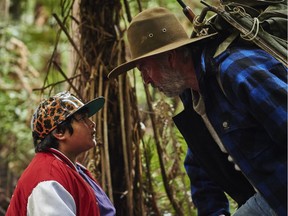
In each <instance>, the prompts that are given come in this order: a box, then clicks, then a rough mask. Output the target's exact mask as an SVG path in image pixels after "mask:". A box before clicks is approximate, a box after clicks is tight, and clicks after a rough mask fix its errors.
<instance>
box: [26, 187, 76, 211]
mask: <svg viewBox="0 0 288 216" xmlns="http://www.w3.org/2000/svg"><path fill="white" fill-rule="evenodd" d="M27 215H28V216H38V215H46V216H63V215H65V216H76V204H75V202H74V199H73V197H72V196H71V194H70V193H69V192H68V191H67V190H66V189H65V188H64V187H63V186H62V185H61V184H59V183H58V182H56V181H44V182H41V183H39V184H38V185H37V186H36V187H35V188H34V189H33V191H32V193H31V195H30V196H29V198H28V204H27Z"/></svg>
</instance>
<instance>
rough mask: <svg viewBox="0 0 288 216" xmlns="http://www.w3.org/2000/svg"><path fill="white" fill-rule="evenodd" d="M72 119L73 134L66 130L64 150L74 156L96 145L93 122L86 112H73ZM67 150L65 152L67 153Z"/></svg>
mask: <svg viewBox="0 0 288 216" xmlns="http://www.w3.org/2000/svg"><path fill="white" fill-rule="evenodd" d="M73 118H74V120H73V121H72V127H73V134H70V133H69V132H68V130H66V132H65V133H66V137H67V145H66V150H68V152H70V153H71V154H74V155H75V156H78V155H79V154H81V153H82V152H85V151H87V150H89V149H91V148H93V147H95V145H96V130H95V123H94V122H93V121H92V120H91V119H89V118H88V114H87V113H82V114H77V113H76V114H74V116H73ZM68 152H67V153H68Z"/></svg>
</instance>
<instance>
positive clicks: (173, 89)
mask: <svg viewBox="0 0 288 216" xmlns="http://www.w3.org/2000/svg"><path fill="white" fill-rule="evenodd" d="M161 73H162V81H161V83H159V85H158V89H159V90H160V91H161V92H163V93H164V94H165V95H166V96H167V97H175V96H178V95H180V94H181V93H182V92H183V91H184V90H185V89H186V88H187V86H186V82H185V79H184V78H183V77H182V76H181V75H180V73H179V71H177V70H171V69H166V68H162V70H161Z"/></svg>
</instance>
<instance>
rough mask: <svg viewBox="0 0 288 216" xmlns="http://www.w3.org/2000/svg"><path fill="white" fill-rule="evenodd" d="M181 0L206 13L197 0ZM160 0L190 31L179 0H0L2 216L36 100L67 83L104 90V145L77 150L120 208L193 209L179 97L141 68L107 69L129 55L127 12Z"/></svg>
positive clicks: (141, 211)
mask: <svg viewBox="0 0 288 216" xmlns="http://www.w3.org/2000/svg"><path fill="white" fill-rule="evenodd" d="M184 2H185V3H186V4H187V5H189V6H190V7H191V8H193V11H194V12H195V13H196V14H200V12H201V9H202V8H203V5H202V4H200V1H198V0H194V1H193V2H192V0H187V1H184ZM208 2H209V3H210V4H217V2H216V1H215V2H213V1H212V0H211V1H208ZM154 6H163V7H166V8H169V9H170V10H172V11H173V12H174V13H175V14H176V16H177V17H178V18H179V19H180V20H181V22H182V24H183V25H184V26H185V28H186V30H187V34H190V33H191V31H192V26H191V23H190V22H189V20H188V19H187V18H186V17H185V16H184V14H183V12H182V8H181V7H180V5H179V4H178V2H177V1H176V0H155V1H148V0H145V1H144V0H142V1H140V0H138V1H137V0H130V1H126V0H114V1H112V0H105V1H103V0H102V1H101V0H0V14H1V21H0V107H1V112H0V119H1V123H0V216H1V215H5V211H6V209H7V206H8V204H9V201H10V197H11V195H12V193H13V190H14V188H15V185H16V184H17V180H18V178H19V177H20V175H21V173H22V172H23V170H24V169H25V168H26V167H27V166H28V164H29V162H30V161H31V158H32V157H33V155H34V147H33V144H32V143H33V142H32V138H31V129H30V120H31V115H32V113H33V111H34V109H35V107H36V106H37V104H38V103H39V101H40V100H41V99H42V98H43V97H47V96H49V95H53V94H55V93H57V92H59V91H64V90H70V91H71V92H73V93H74V94H76V95H77V96H78V97H80V98H81V99H82V100H83V101H89V100H91V99H93V98H95V97H97V96H100V95H103V96H104V97H105V98H106V103H105V107H104V108H103V109H102V110H101V112H99V113H98V114H97V115H96V117H95V119H94V120H95V121H96V130H97V143H98V145H97V147H96V148H95V149H93V150H91V151H89V152H87V153H86V154H84V155H82V156H81V158H79V160H80V162H81V163H83V164H84V165H86V166H87V167H88V168H89V170H90V171H91V172H92V173H93V174H94V177H95V178H96V179H97V180H98V181H99V182H100V184H101V185H102V187H103V188H104V190H105V191H106V193H107V194H108V195H109V197H110V199H111V200H112V201H113V203H114V205H115V207H116V209H117V215H125V216H130V215H131V216H132V215H137V216H138V215H139V216H140V215H166V216H168V215H177V216H181V215H196V211H195V208H194V206H193V202H192V200H191V196H190V187H189V179H188V177H187V175H186V173H185V170H184V166H183V161H184V158H185V153H186V148H187V147H186V144H185V142H184V140H183V138H182V137H181V135H180V134H179V132H178V130H177V129H175V127H174V125H173V122H172V120H171V117H172V116H174V115H175V114H176V113H177V112H179V111H180V110H181V105H180V104H179V103H178V99H177V98H172V99H168V98H166V97H165V96H163V95H162V94H161V93H159V92H157V90H156V91H155V90H153V89H152V88H151V87H148V86H145V85H144V84H143V83H142V80H141V77H139V72H138V71H133V70H132V71H130V72H129V73H127V74H124V75H121V76H120V77H118V78H117V79H115V80H108V79H107V74H108V72H109V71H110V70H111V69H112V68H114V67H115V66H117V65H118V64H119V63H121V62H124V61H125V59H128V58H129V51H128V50H127V49H126V48H127V46H126V35H125V32H126V29H127V25H128V24H129V22H130V21H131V17H133V16H135V15H136V14H137V13H138V12H139V11H142V10H143V9H146V8H149V7H154ZM232 204H233V203H232ZM232 207H233V206H232Z"/></svg>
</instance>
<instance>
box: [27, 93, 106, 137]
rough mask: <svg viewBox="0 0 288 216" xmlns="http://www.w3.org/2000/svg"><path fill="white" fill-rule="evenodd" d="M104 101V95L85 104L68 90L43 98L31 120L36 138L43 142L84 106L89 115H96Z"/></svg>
mask: <svg viewBox="0 0 288 216" xmlns="http://www.w3.org/2000/svg"><path fill="white" fill-rule="evenodd" d="M104 102H105V99H104V98H103V97H98V98H95V99H93V100H91V101H89V102H88V103H86V104H84V103H83V102H82V101H80V100H79V99H78V98H77V97H76V96H74V95H73V94H71V93H70V92H68V91H65V92H60V93H58V94H56V95H54V96H52V97H49V98H47V99H44V100H42V101H41V103H40V104H39V106H38V107H37V109H36V110H35V112H34V114H33V117H32V120H31V129H32V134H33V138H34V140H35V139H36V140H38V141H40V142H41V141H42V140H43V139H44V138H45V137H46V136H47V135H48V134H50V133H51V132H52V131H53V130H54V129H55V128H56V127H57V125H59V124H61V123H62V122H64V121H65V120H66V119H67V118H68V117H69V116H72V115H73V114H75V113H76V112H79V111H80V110H82V109H84V108H87V111H88V117H90V116H92V115H94V114H95V113H97V112H98V111H99V110H100V109H101V108H102V107H103V105H104Z"/></svg>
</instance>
